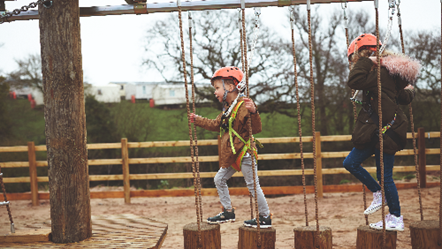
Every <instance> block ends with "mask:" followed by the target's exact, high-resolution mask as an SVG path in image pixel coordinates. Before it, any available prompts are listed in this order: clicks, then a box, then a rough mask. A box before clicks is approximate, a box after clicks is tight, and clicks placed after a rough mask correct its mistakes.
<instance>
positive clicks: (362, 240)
mask: <svg viewBox="0 0 442 249" xmlns="http://www.w3.org/2000/svg"><path fill="white" fill-rule="evenodd" d="M382 236H383V231H382V230H375V229H372V228H370V227H369V226H360V227H358V235H357V238H356V249H390V248H391V249H394V248H396V240H397V232H396V231H394V232H391V231H390V232H389V231H387V233H386V236H387V238H386V244H385V248H383V247H382V244H383V238H382Z"/></svg>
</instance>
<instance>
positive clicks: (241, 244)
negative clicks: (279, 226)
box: [238, 226, 276, 249]
mask: <svg viewBox="0 0 442 249" xmlns="http://www.w3.org/2000/svg"><path fill="white" fill-rule="evenodd" d="M238 232H239V239H238V248H241V249H256V248H259V249H275V248H276V246H275V243H276V230H275V228H273V227H271V228H262V229H259V233H260V234H261V246H258V229H257V228H253V227H245V226H241V227H239V229H238Z"/></svg>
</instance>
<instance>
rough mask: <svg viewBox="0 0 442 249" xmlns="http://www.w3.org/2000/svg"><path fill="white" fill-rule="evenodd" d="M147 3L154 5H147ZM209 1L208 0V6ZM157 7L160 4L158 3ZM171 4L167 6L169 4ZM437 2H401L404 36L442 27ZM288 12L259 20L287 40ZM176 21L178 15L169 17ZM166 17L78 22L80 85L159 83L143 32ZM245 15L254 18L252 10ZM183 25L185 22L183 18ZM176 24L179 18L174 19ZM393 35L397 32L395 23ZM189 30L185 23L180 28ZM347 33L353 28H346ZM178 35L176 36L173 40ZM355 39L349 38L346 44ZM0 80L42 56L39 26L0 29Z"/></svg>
mask: <svg viewBox="0 0 442 249" xmlns="http://www.w3.org/2000/svg"><path fill="white" fill-rule="evenodd" d="M31 1H32V0H18V1H14V2H10V1H6V8H7V9H8V10H13V9H16V8H20V7H21V6H23V5H27V4H29V3H30V2H31ZM147 1H148V2H154V1H149V0H147ZM208 1H210V0H208ZM155 2H164V1H161V0H156V1H155ZM167 2H169V1H167ZM121 4H125V1H124V0H106V1H103V0H80V6H82V7H83V6H103V5H121ZM440 5H441V2H440V1H439V0H402V1H401V13H402V18H403V19H402V21H403V22H402V27H403V30H404V32H406V31H410V30H417V29H438V30H440V25H441V6H440ZM359 8H364V9H366V10H368V11H370V12H371V13H372V17H373V22H375V20H374V4H373V2H352V3H349V4H348V10H347V11H349V12H351V11H356V10H358V9H359ZM335 9H341V4H339V3H337V4H321V12H320V13H315V11H312V15H315V14H323V15H326V14H327V13H329V12H331V11H333V10H335ZM379 10H380V25H381V26H382V27H385V28H386V26H387V21H388V0H380V6H379ZM286 11H287V7H285V8H280V7H268V8H262V14H261V19H262V22H263V24H264V25H267V26H271V27H274V28H275V29H277V30H278V31H280V32H281V34H282V35H285V36H286V37H287V39H290V31H289V30H288V29H287V28H286V27H289V23H287V20H286ZM172 14H173V15H176V13H172ZM168 15H170V13H153V14H148V15H138V16H137V15H122V16H97V17H82V18H81V44H82V56H83V71H84V80H85V81H87V82H89V83H92V84H94V85H106V84H108V83H109V82H115V81H126V82H127V81H128V82H130V81H160V80H161V78H159V77H158V76H156V75H155V73H153V72H152V71H147V69H146V68H143V67H142V66H141V64H142V59H143V56H145V54H144V45H145V44H146V42H145V40H144V39H145V38H144V37H145V32H146V30H147V29H148V28H149V27H150V25H154V23H155V21H156V20H158V19H160V18H165V17H167V16H168ZM246 15H253V10H252V9H250V10H248V11H247V12H246ZM184 17H185V18H186V19H187V16H186V15H185V16H184ZM177 21H178V18H177ZM394 21H395V23H394V25H393V27H394V29H393V32H398V31H397V18H395V20H394ZM184 24H185V25H186V26H187V20H186V21H185V22H184ZM350 28H351V27H350ZM177 35H179V34H177ZM350 39H353V38H350ZM0 44H3V46H2V47H0V75H5V74H6V73H9V72H11V71H13V70H16V69H17V63H16V62H15V60H16V59H22V58H25V57H26V56H27V55H29V54H39V53H40V30H39V26H38V20H32V21H14V22H11V23H4V24H1V25H0Z"/></svg>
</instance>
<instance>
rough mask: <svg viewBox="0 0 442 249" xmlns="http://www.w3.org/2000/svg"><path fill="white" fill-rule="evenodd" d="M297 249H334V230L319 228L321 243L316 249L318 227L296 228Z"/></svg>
mask: <svg viewBox="0 0 442 249" xmlns="http://www.w3.org/2000/svg"><path fill="white" fill-rule="evenodd" d="M293 231H294V232H295V249H316V248H320V249H332V247H333V241H332V230H331V228H329V227H323V226H320V227H319V242H318V243H317V246H318V247H316V237H317V236H316V226H308V227H306V226H303V227H295V229H293Z"/></svg>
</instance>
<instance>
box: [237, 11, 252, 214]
mask: <svg viewBox="0 0 442 249" xmlns="http://www.w3.org/2000/svg"><path fill="white" fill-rule="evenodd" d="M238 29H239V40H240V47H239V49H240V53H241V69H242V71H243V72H244V45H243V40H242V37H243V33H242V32H243V30H242V13H241V9H240V8H239V9H238ZM249 198H250V219H253V217H254V216H253V195H252V193H249Z"/></svg>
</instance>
